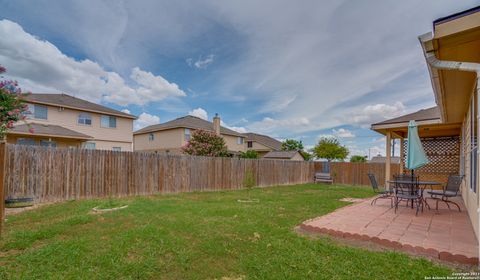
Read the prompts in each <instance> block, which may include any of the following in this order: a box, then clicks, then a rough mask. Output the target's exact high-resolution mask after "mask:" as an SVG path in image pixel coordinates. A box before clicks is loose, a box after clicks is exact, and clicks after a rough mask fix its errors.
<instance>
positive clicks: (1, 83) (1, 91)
mask: <svg viewBox="0 0 480 280" xmlns="http://www.w3.org/2000/svg"><path fill="white" fill-rule="evenodd" d="M6 71H7V70H6V69H5V67H3V66H1V65H0V74H3V73H5V72H6ZM0 78H3V76H0ZM25 95H26V94H24V93H22V90H21V89H20V88H19V87H18V83H17V82H16V81H10V80H0V140H1V139H4V138H5V136H6V135H7V132H8V130H9V129H11V128H13V126H14V124H15V123H16V122H18V121H24V122H25V123H26V121H25V118H26V117H25V113H26V112H28V106H27V104H25V101H24V96H25ZM29 131H30V133H33V128H31V127H30V129H29Z"/></svg>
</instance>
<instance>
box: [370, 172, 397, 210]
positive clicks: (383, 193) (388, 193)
mask: <svg viewBox="0 0 480 280" xmlns="http://www.w3.org/2000/svg"><path fill="white" fill-rule="evenodd" d="M368 178H369V179H370V183H371V184H372V188H373V192H375V193H376V194H377V197H376V198H375V199H374V200H372V202H371V203H370V205H373V204H375V203H376V202H377V199H381V198H384V199H390V206H391V207H393V196H392V194H393V191H392V190H387V189H384V190H381V189H380V188H379V187H378V183H377V179H376V178H375V175H373V174H370V173H369V174H368Z"/></svg>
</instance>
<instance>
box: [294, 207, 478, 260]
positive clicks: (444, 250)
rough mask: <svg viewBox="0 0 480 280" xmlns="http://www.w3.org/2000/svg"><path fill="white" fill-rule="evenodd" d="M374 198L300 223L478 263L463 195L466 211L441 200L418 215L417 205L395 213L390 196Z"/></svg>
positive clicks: (339, 234)
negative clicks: (374, 199)
mask: <svg viewBox="0 0 480 280" xmlns="http://www.w3.org/2000/svg"><path fill="white" fill-rule="evenodd" d="M370 202H371V200H365V201H363V202H359V203H356V204H353V205H350V206H347V207H344V208H341V209H338V210H337V211H335V212H332V213H330V214H327V215H325V216H321V217H318V218H315V219H312V220H308V221H305V222H304V223H302V224H301V225H300V227H301V228H302V229H304V230H306V231H309V232H317V233H323V234H329V235H333V236H336V237H342V238H351V239H358V240H364V241H371V242H375V243H378V244H380V245H382V246H386V247H391V248H395V249H399V250H403V251H406V252H410V253H415V254H419V255H426V256H430V257H434V258H438V259H441V260H445V261H451V262H460V263H467V264H477V263H478V241H477V239H476V237H475V233H474V231H473V228H472V225H471V223H470V219H469V217H468V214H467V211H466V209H465V207H464V206H463V203H462V201H461V199H457V200H456V202H457V203H459V204H460V205H461V207H462V212H458V211H457V210H449V209H448V208H447V207H446V206H445V205H442V203H441V204H440V205H439V210H438V211H435V210H434V209H432V210H428V209H424V212H423V213H422V212H419V214H418V216H415V209H411V208H407V207H405V203H402V206H399V208H398V211H397V213H394V209H393V208H390V201H389V200H381V199H379V200H378V201H377V203H376V205H374V206H371V205H370ZM431 204H432V203H431ZM433 205H435V203H433ZM452 209H453V208H452Z"/></svg>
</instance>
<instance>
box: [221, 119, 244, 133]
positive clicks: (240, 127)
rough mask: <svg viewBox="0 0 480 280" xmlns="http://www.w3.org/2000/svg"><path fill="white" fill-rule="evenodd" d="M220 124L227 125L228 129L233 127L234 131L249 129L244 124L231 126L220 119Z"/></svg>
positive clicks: (242, 131)
mask: <svg viewBox="0 0 480 280" xmlns="http://www.w3.org/2000/svg"><path fill="white" fill-rule="evenodd" d="M220 125H221V126H223V127H226V128H228V129H231V130H233V131H236V132H238V133H247V132H248V131H247V129H246V128H245V127H243V126H229V125H228V124H226V123H225V122H224V121H222V120H220Z"/></svg>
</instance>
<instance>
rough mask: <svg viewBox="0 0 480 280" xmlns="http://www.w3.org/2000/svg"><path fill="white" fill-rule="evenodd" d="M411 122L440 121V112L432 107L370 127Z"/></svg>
mask: <svg viewBox="0 0 480 280" xmlns="http://www.w3.org/2000/svg"><path fill="white" fill-rule="evenodd" d="M411 120H415V121H440V120H441V119H440V110H439V109H438V107H436V106H435V107H432V108H428V109H422V110H420V111H417V112H414V113H411V114H406V115H403V116H400V117H397V118H393V119H389V120H385V121H382V122H378V123H375V124H372V127H374V126H379V125H388V124H400V123H408V122H409V121H411Z"/></svg>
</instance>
